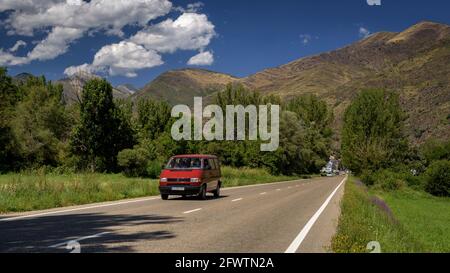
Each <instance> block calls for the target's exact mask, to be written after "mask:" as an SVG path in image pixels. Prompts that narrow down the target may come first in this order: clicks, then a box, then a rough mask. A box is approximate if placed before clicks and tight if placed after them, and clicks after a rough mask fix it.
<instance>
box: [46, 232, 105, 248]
mask: <svg viewBox="0 0 450 273" xmlns="http://www.w3.org/2000/svg"><path fill="white" fill-rule="evenodd" d="M110 233H111V232H102V233H98V234H95V235H91V236H85V237H81V238H78V239H75V240H69V241H66V242H63V243H60V244H56V245H52V246H50V247H51V248H58V247H61V246H65V245H68V244H69V243H70V242H80V241H84V240H88V239H94V238H98V237H101V236H103V235H107V234H110Z"/></svg>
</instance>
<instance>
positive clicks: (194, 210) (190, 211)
mask: <svg viewBox="0 0 450 273" xmlns="http://www.w3.org/2000/svg"><path fill="white" fill-rule="evenodd" d="M200 210H202V209H193V210H189V211H185V212H183V213H184V214H189V213H193V212H197V211H200Z"/></svg>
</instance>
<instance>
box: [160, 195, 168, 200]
mask: <svg viewBox="0 0 450 273" xmlns="http://www.w3.org/2000/svg"><path fill="white" fill-rule="evenodd" d="M161 199H162V200H169V195H168V194H161Z"/></svg>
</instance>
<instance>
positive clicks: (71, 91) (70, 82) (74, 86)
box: [55, 72, 130, 103]
mask: <svg viewBox="0 0 450 273" xmlns="http://www.w3.org/2000/svg"><path fill="white" fill-rule="evenodd" d="M95 78H99V77H98V76H96V75H93V74H89V73H86V72H79V73H76V74H74V75H72V76H70V77H67V78H64V79H61V80H58V81H55V83H56V84H61V85H62V86H63V89H64V93H63V97H64V99H65V101H66V102H68V103H73V102H78V101H80V99H81V92H82V90H83V86H84V85H85V84H86V83H87V82H88V81H89V80H91V79H95ZM113 96H114V98H119V99H125V98H128V97H129V96H130V93H129V91H124V90H123V89H117V88H113Z"/></svg>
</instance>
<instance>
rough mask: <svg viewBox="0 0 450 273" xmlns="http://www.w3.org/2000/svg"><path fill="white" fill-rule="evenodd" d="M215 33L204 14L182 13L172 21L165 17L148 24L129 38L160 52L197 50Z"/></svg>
mask: <svg viewBox="0 0 450 273" xmlns="http://www.w3.org/2000/svg"><path fill="white" fill-rule="evenodd" d="M215 35H216V32H215V31H214V25H213V24H212V23H211V22H210V21H209V20H208V17H207V16H206V15H204V14H196V13H183V14H182V15H181V16H180V17H178V19H176V20H175V21H173V20H172V19H167V20H165V21H163V22H161V23H159V24H156V25H153V26H149V27H147V28H145V29H144V30H142V31H139V32H138V33H136V35H134V36H133V37H131V38H130V40H131V41H132V42H134V43H137V44H140V45H143V46H145V47H146V48H147V49H153V50H156V51H158V52H161V53H173V52H175V51H177V50H180V49H181V50H197V49H201V48H204V47H206V46H207V45H209V43H210V42H211V40H212V38H213V37H214V36H215Z"/></svg>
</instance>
